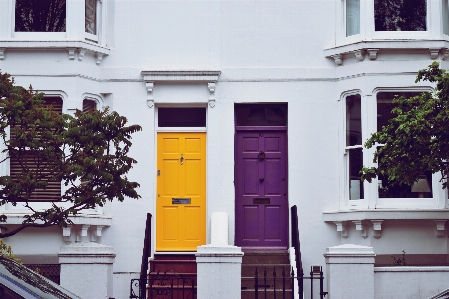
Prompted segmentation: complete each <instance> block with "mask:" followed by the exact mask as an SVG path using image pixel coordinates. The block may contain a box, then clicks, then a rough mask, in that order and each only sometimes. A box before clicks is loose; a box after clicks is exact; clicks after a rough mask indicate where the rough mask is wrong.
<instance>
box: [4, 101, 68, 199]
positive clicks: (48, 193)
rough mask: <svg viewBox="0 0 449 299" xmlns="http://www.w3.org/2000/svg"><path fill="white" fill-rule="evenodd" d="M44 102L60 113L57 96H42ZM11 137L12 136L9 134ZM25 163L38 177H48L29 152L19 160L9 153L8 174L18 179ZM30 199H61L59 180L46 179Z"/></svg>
mask: <svg viewBox="0 0 449 299" xmlns="http://www.w3.org/2000/svg"><path fill="white" fill-rule="evenodd" d="M44 100H45V104H46V105H48V106H50V105H53V109H54V111H56V112H58V113H59V114H62V99H61V98H59V97H48V98H44ZM11 138H14V136H13V135H12V134H11ZM20 162H21V163H22V164H23V165H25V166H26V167H27V168H28V169H30V170H32V171H35V172H36V173H38V172H39V171H40V173H39V176H40V177H42V176H43V177H45V176H48V178H47V179H50V173H49V172H48V171H45V169H40V167H39V161H38V160H37V159H36V157H35V156H33V155H32V154H31V153H29V154H28V153H22V156H21V158H20V160H19V157H17V156H15V154H12V153H11V154H10V176H11V178H12V179H13V180H14V179H19V176H20V174H21V172H22V166H21V163H20ZM29 200H30V201H57V200H61V182H60V181H48V185H47V187H46V188H45V189H43V188H42V189H36V190H35V192H33V194H32V195H31V196H30V198H29Z"/></svg>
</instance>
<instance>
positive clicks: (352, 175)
mask: <svg viewBox="0 0 449 299" xmlns="http://www.w3.org/2000/svg"><path fill="white" fill-rule="evenodd" d="M347 154H348V155H349V199H351V200H356V199H363V183H362V181H361V180H360V170H362V167H363V156H362V149H361V148H354V149H350V150H348V151H347Z"/></svg>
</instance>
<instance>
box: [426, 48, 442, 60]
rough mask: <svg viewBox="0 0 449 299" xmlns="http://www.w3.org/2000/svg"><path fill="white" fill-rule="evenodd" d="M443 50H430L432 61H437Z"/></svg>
mask: <svg viewBox="0 0 449 299" xmlns="http://www.w3.org/2000/svg"><path fill="white" fill-rule="evenodd" d="M440 50H441V48H429V52H430V59H437V58H438V55H439V54H440Z"/></svg>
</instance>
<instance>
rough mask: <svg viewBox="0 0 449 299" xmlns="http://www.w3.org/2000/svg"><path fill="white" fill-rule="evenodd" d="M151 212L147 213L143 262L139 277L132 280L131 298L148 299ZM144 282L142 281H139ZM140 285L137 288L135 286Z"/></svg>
mask: <svg viewBox="0 0 449 299" xmlns="http://www.w3.org/2000/svg"><path fill="white" fill-rule="evenodd" d="M151 218H152V215H151V213H147V221H146V224H145V238H144V242H143V252H142V264H141V266H140V276H139V278H136V279H132V280H131V286H130V295H129V298H131V299H132V298H138V299H146V281H147V277H148V258H149V257H150V256H151ZM139 281H140V282H142V283H139ZM136 286H138V289H137V290H136V289H135V287H136Z"/></svg>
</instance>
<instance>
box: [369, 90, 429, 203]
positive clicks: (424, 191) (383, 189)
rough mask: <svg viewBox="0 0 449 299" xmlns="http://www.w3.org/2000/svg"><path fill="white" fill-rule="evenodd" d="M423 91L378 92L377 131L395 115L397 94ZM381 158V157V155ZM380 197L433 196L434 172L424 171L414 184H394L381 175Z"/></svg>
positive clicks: (405, 95)
mask: <svg viewBox="0 0 449 299" xmlns="http://www.w3.org/2000/svg"><path fill="white" fill-rule="evenodd" d="M420 94H421V92H380V93H378V94H377V131H380V130H382V127H383V126H385V125H388V122H389V120H390V119H391V118H392V117H394V115H393V114H392V113H391V110H392V109H393V108H394V104H393V103H392V100H393V98H395V97H396V96H403V97H405V98H409V97H412V96H417V95H420ZM380 158H381V157H380ZM378 179H379V180H378V182H379V197H380V198H431V197H433V195H432V174H431V172H428V173H424V174H422V175H421V176H420V177H419V180H418V181H417V182H416V183H414V184H413V185H412V186H409V185H401V186H398V185H394V186H391V185H389V183H388V178H387V177H384V176H381V175H380V176H379V178H378Z"/></svg>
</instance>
